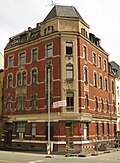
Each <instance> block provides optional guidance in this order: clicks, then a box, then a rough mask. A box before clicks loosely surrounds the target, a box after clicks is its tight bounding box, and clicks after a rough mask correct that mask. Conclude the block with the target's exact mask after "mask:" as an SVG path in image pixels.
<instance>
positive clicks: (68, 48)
mask: <svg viewBox="0 0 120 163" xmlns="http://www.w3.org/2000/svg"><path fill="white" fill-rule="evenodd" d="M66 55H67V56H72V55H73V43H72V42H66Z"/></svg>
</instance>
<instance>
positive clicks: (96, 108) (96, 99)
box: [95, 97, 98, 111]
mask: <svg viewBox="0 0 120 163" xmlns="http://www.w3.org/2000/svg"><path fill="white" fill-rule="evenodd" d="M95 111H98V98H97V97H95Z"/></svg>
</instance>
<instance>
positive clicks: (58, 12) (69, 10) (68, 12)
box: [44, 5, 86, 23]
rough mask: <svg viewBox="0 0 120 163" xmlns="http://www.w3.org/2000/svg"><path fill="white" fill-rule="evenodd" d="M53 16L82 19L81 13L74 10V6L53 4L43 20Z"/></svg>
mask: <svg viewBox="0 0 120 163" xmlns="http://www.w3.org/2000/svg"><path fill="white" fill-rule="evenodd" d="M54 17H68V18H79V19H81V20H82V21H84V20H83V18H82V17H81V15H80V14H79V12H78V11H77V10H76V8H75V7H74V6H61V5H55V6H54V7H53V8H52V10H51V11H50V12H49V13H48V15H47V16H46V18H45V19H44V21H47V20H50V19H52V18H54ZM84 22H85V21H84ZM85 23H86V22H85Z"/></svg>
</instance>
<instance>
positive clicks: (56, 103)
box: [53, 100, 67, 108]
mask: <svg viewBox="0 0 120 163" xmlns="http://www.w3.org/2000/svg"><path fill="white" fill-rule="evenodd" d="M62 106H67V103H66V100H62V101H57V102H53V108H59V107H62Z"/></svg>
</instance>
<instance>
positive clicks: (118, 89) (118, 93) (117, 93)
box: [117, 86, 119, 97]
mask: <svg viewBox="0 0 120 163" xmlns="http://www.w3.org/2000/svg"><path fill="white" fill-rule="evenodd" d="M117 96H118V97H119V87H118V86H117Z"/></svg>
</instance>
